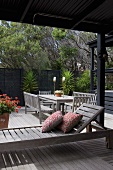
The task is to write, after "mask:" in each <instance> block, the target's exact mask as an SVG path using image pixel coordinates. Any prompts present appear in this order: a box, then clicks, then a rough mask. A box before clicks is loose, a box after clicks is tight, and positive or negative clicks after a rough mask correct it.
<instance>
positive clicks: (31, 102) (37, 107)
mask: <svg viewBox="0 0 113 170" xmlns="http://www.w3.org/2000/svg"><path fill="white" fill-rule="evenodd" d="M24 100H25V113H27V109H28V107H29V108H32V109H34V111H35V112H38V113H39V119H40V123H42V117H43V115H46V116H49V115H50V114H49V113H52V112H53V109H52V108H50V107H48V106H44V105H42V104H41V102H40V98H39V95H36V94H31V93H27V92H24Z"/></svg>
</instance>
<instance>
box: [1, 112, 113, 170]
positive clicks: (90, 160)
mask: <svg viewBox="0 0 113 170" xmlns="http://www.w3.org/2000/svg"><path fill="white" fill-rule="evenodd" d="M107 120H109V119H107ZM107 120H106V123H108V121H107ZM38 124H39V120H38V118H36V117H35V116H34V115H32V114H27V115H25V114H24V113H23V111H21V112H19V113H14V114H11V115H10V121H9V127H24V126H32V125H38ZM0 169H1V170H113V150H111V149H106V145H105V140H104V139H96V140H89V141H80V142H74V143H67V144H60V145H54V146H52V145H51V146H46V147H37V148H32V146H31V149H25V150H20V151H16V148H15V151H13V152H3V153H0Z"/></svg>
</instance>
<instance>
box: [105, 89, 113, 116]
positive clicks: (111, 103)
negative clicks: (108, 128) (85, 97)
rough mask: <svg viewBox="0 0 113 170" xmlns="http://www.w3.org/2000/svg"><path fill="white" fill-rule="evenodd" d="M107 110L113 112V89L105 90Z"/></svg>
mask: <svg viewBox="0 0 113 170" xmlns="http://www.w3.org/2000/svg"><path fill="white" fill-rule="evenodd" d="M105 112H106V113H110V114H113V90H106V91H105Z"/></svg>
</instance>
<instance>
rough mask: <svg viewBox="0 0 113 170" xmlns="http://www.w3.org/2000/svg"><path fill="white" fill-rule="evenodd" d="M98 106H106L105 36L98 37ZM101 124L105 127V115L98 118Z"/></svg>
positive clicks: (99, 35)
mask: <svg viewBox="0 0 113 170" xmlns="http://www.w3.org/2000/svg"><path fill="white" fill-rule="evenodd" d="M97 53H98V57H97V105H99V106H104V93H105V58H104V57H103V54H104V53H105V34H103V33H101V34H98V36H97ZM98 121H99V122H100V124H102V125H103V126H104V113H103V114H101V115H100V116H99V117H98Z"/></svg>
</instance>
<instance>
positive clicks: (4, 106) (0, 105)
mask: <svg viewBox="0 0 113 170" xmlns="http://www.w3.org/2000/svg"><path fill="white" fill-rule="evenodd" d="M19 102H20V101H19V100H18V97H15V99H14V100H13V99H12V98H11V97H9V96H7V94H3V95H0V115H2V114H3V113H9V114H10V113H11V112H12V111H16V112H18V109H19V108H20V106H18V103H19Z"/></svg>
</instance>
